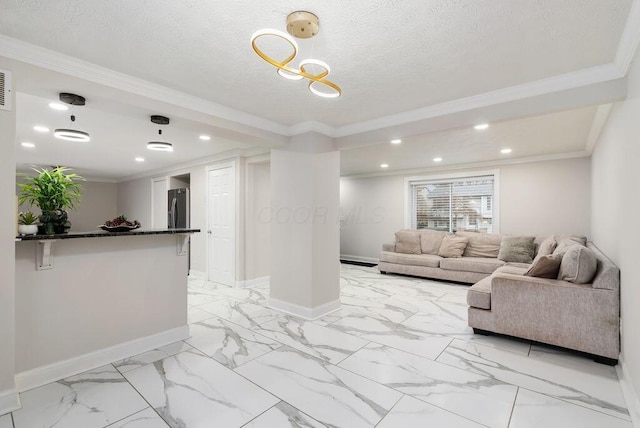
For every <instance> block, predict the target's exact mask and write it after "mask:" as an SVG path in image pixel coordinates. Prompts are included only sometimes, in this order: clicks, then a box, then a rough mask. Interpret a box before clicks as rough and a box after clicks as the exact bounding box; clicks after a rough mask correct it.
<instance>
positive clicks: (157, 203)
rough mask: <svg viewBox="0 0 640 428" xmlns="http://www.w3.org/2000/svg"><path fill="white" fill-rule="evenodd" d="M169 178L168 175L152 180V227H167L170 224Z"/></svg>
mask: <svg viewBox="0 0 640 428" xmlns="http://www.w3.org/2000/svg"><path fill="white" fill-rule="evenodd" d="M168 191H169V180H168V179H167V177H162V178H154V179H153V180H152V181H151V228H152V229H166V228H167V225H168V221H167V212H168V211H169V202H168V197H169V195H168V193H167V192H168Z"/></svg>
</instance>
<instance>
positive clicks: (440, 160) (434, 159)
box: [433, 158, 442, 162]
mask: <svg viewBox="0 0 640 428" xmlns="http://www.w3.org/2000/svg"><path fill="white" fill-rule="evenodd" d="M433 161H434V162H442V158H433Z"/></svg>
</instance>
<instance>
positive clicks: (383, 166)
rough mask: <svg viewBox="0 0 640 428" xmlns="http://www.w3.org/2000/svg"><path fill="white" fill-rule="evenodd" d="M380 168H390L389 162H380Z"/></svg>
mask: <svg viewBox="0 0 640 428" xmlns="http://www.w3.org/2000/svg"><path fill="white" fill-rule="evenodd" d="M380 168H389V164H388V163H381V164H380Z"/></svg>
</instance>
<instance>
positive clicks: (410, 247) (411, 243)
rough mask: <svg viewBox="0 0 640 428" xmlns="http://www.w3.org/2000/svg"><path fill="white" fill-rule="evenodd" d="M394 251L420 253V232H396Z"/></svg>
mask: <svg viewBox="0 0 640 428" xmlns="http://www.w3.org/2000/svg"><path fill="white" fill-rule="evenodd" d="M396 253H404V254H422V250H421V249H420V234H419V233H416V232H405V231H400V232H396Z"/></svg>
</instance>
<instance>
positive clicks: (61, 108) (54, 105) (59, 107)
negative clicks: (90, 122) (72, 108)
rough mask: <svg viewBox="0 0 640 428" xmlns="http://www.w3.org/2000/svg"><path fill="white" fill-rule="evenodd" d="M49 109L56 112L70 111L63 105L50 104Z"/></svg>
mask: <svg viewBox="0 0 640 428" xmlns="http://www.w3.org/2000/svg"><path fill="white" fill-rule="evenodd" d="M49 107H51V108H52V109H54V110H60V111H65V110H69V107H67V106H66V105H64V104H61V103H49Z"/></svg>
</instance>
